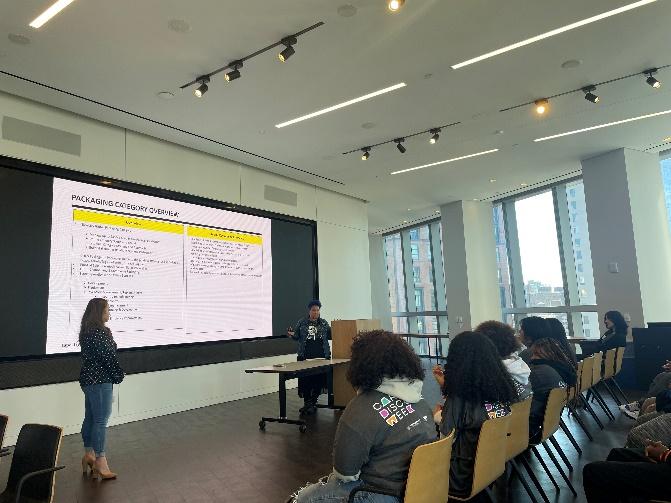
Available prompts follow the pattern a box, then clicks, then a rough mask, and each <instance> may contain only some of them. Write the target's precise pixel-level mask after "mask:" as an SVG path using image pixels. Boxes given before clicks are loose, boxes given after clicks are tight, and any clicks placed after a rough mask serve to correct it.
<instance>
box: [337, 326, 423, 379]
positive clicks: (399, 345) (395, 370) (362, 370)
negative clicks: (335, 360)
mask: <svg viewBox="0 0 671 503" xmlns="http://www.w3.org/2000/svg"><path fill="white" fill-rule="evenodd" d="M385 377H386V378H389V379H393V378H394V377H404V378H407V379H411V380H415V381H422V380H423V379H424V369H423V368H422V363H421V362H420V360H419V357H418V356H417V354H416V353H415V352H414V351H413V350H412V348H411V347H410V346H409V345H408V343H407V342H405V341H404V340H403V339H401V337H399V336H398V335H396V334H392V333H391V332H387V331H385V330H371V331H369V332H361V333H359V335H357V336H356V337H355V338H354V341H352V357H351V360H350V362H349V369H348V370H347V379H348V380H349V382H350V384H351V385H352V386H353V387H354V388H356V389H359V390H361V391H370V390H374V389H377V388H379V387H380V385H381V384H382V379H384V378H385Z"/></svg>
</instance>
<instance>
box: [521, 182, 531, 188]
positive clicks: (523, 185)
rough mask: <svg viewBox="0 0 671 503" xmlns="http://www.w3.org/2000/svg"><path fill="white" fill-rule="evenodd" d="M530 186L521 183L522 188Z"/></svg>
mask: <svg viewBox="0 0 671 503" xmlns="http://www.w3.org/2000/svg"><path fill="white" fill-rule="evenodd" d="M528 186H529V184H528V183H520V187H528Z"/></svg>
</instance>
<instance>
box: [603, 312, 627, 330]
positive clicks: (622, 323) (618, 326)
mask: <svg viewBox="0 0 671 503" xmlns="http://www.w3.org/2000/svg"><path fill="white" fill-rule="evenodd" d="M603 317H604V318H608V319H609V320H610V321H612V322H613V325H615V331H616V332H626V331H627V329H628V328H629V325H627V320H625V319H624V316H622V313H621V312H620V311H608V312H606V314H604V315H603Z"/></svg>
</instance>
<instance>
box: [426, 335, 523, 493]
mask: <svg viewBox="0 0 671 503" xmlns="http://www.w3.org/2000/svg"><path fill="white" fill-rule="evenodd" d="M434 375H435V377H436V380H437V381H438V384H440V385H441V388H442V390H443V395H444V396H445V404H444V405H443V406H442V410H441V409H438V408H437V410H436V416H435V419H436V420H437V422H439V423H440V432H441V434H442V435H448V434H449V433H450V431H452V430H453V429H454V430H456V431H455V440H454V445H453V446H452V462H451V465H450V494H454V495H455V496H460V495H467V494H469V493H470V491H471V486H472V484H473V468H474V465H475V451H476V449H477V446H478V438H479V437H480V428H481V427H482V424H483V423H484V422H485V421H486V420H488V419H493V418H497V417H502V416H507V415H508V414H510V404H511V403H513V402H515V401H517V400H518V394H517V391H516V390H515V385H514V381H513V378H512V377H511V376H510V374H509V373H508V371H507V370H506V368H505V366H504V365H503V363H502V362H501V358H500V357H499V354H498V352H497V351H496V348H495V347H494V344H493V343H492V341H490V340H489V338H487V336H485V335H483V334H481V333H478V332H462V333H460V334H459V335H457V336H456V337H455V338H454V339H453V340H452V342H451V344H450V349H449V351H448V353H447V361H446V363H445V368H444V370H443V371H442V372H438V371H436V372H434Z"/></svg>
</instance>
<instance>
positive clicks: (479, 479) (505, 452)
mask: <svg viewBox="0 0 671 503" xmlns="http://www.w3.org/2000/svg"><path fill="white" fill-rule="evenodd" d="M531 401H532V398H531V397H530V398H528V399H527V400H525V401H523V402H519V403H516V404H513V406H512V414H510V415H508V416H505V417H500V418H496V419H490V420H487V421H485V422H484V424H483V426H482V429H481V430H480V437H479V439H478V446H477V450H476V454H475V464H474V469H473V483H472V485H471V491H470V493H469V494H468V495H464V496H453V495H450V496H449V497H450V498H451V499H454V500H458V501H468V500H470V499H472V498H474V497H475V496H477V495H478V494H480V493H482V492H483V491H485V492H486V493H487V494H488V495H489V497H490V499H491V500H492V501H494V498H493V495H492V489H491V486H492V485H493V484H494V482H495V481H497V480H498V479H500V478H501V476H502V475H503V474H504V473H506V466H509V467H510V472H511V477H510V480H507V481H506V483H508V484H509V483H510V482H512V477H513V475H514V476H517V477H518V478H519V479H520V482H521V483H522V485H523V486H524V489H525V490H526V492H527V494H528V496H529V500H530V501H532V502H534V503H537V502H538V499H537V498H536V495H535V494H534V492H533V489H532V487H531V485H530V484H529V482H528V481H527V479H526V477H525V476H524V475H523V473H522V470H521V469H520V464H521V465H522V466H523V467H524V469H525V471H526V473H527V475H528V476H529V478H530V479H531V481H532V483H533V485H534V486H535V487H536V490H537V491H538V493H539V494H540V495H541V498H542V499H543V501H545V502H546V503H549V501H550V500H549V498H548V497H547V495H546V494H545V492H544V490H543V487H542V485H541V484H540V482H539V480H538V478H537V477H536V475H535V473H534V471H533V469H532V468H531V465H530V464H529V461H528V460H527V458H526V456H527V451H530V452H531V453H533V455H534V456H535V457H536V458H537V459H538V460H539V462H540V463H541V466H542V467H543V469H544V470H545V472H546V474H547V475H548V477H550V480H551V481H552V482H553V484H554V486H555V487H556V489H557V490H559V485H558V484H557V483H556V481H555V480H554V478H553V477H552V474H551V472H550V470H549V468H548V466H547V464H546V462H545V460H544V459H543V457H542V456H541V454H540V452H539V450H538V449H537V447H539V446H542V447H543V448H544V449H545V451H546V452H547V454H548V455H549V457H550V460H551V461H552V463H553V464H554V465H555V468H557V470H558V471H559V472H560V474H561V475H562V477H563V478H564V480H565V481H566V483H567V484H568V486H569V488H570V489H571V491H572V492H573V494H574V495H576V492H575V489H574V488H573V485H572V484H571V482H570V480H569V479H568V476H567V475H566V473H565V472H564V470H563V469H562V468H561V466H560V465H559V461H558V460H557V458H556V456H555V455H554V454H553V452H552V449H551V447H554V448H555V450H557V452H558V453H560V456H561V457H562V458H564V459H565V458H566V456H565V455H564V453H563V451H562V450H561V447H560V446H559V443H558V442H557V441H556V440H555V438H554V434H555V433H556V431H557V430H558V429H559V423H560V421H561V413H562V410H563V409H564V406H565V405H566V401H567V394H566V389H565V388H555V389H553V390H552V391H551V392H550V394H549V397H548V403H547V407H546V410H545V417H544V421H543V429H542V433H541V437H540V440H539V441H538V443H537V444H530V443H529V414H530V411H531ZM453 440H454V431H453V432H451V433H450V435H448V436H447V437H445V438H442V439H440V440H438V441H436V442H432V443H430V444H426V445H422V446H419V447H417V448H416V449H415V451H414V453H413V455H412V460H411V462H410V470H409V472H408V480H407V484H406V489H405V495H404V498H403V502H404V503H436V502H439V501H445V502H446V501H447V499H448V495H449V483H450V477H449V473H450V457H451V454H452V442H453ZM566 462H568V460H566ZM569 466H570V464H569ZM570 469H571V470H572V467H571V468H570ZM359 492H374V493H378V494H389V493H387V492H385V491H381V490H379V489H376V488H373V487H370V486H365V485H364V486H361V487H358V488H356V489H355V490H354V491H352V493H351V494H350V497H349V501H350V503H352V502H353V501H354V497H355V495H356V494H357V493H359Z"/></svg>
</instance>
